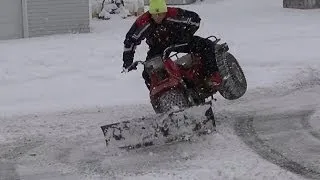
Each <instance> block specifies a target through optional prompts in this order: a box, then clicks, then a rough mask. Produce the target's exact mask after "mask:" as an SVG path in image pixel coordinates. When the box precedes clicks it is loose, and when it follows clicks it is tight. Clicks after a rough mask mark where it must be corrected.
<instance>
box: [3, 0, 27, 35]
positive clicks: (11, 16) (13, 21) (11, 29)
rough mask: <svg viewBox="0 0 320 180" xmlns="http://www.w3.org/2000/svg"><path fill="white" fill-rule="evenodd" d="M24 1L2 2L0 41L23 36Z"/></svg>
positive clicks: (8, 0)
mask: <svg viewBox="0 0 320 180" xmlns="http://www.w3.org/2000/svg"><path fill="white" fill-rule="evenodd" d="M21 1H22V0H0V40H4V39H13V38H21V37H22V36H23V33H22V32H23V28H22V27H23V23H22V3H21Z"/></svg>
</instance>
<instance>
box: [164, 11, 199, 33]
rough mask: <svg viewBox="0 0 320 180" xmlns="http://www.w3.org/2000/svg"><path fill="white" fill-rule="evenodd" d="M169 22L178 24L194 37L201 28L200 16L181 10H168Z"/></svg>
mask: <svg viewBox="0 0 320 180" xmlns="http://www.w3.org/2000/svg"><path fill="white" fill-rule="evenodd" d="M168 16H169V17H168V18H167V20H169V21H172V22H175V23H178V24H179V25H180V26H181V27H182V28H184V29H185V30H186V31H185V33H187V34H188V35H193V34H194V33H195V32H196V31H197V30H198V29H199V27H200V21H201V18H200V16H199V15H198V14H197V13H195V12H193V11H189V10H185V9H181V8H168Z"/></svg>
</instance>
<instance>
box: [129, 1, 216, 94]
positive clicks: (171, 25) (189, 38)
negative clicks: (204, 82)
mask: <svg viewBox="0 0 320 180" xmlns="http://www.w3.org/2000/svg"><path fill="white" fill-rule="evenodd" d="M200 21H201V18H200V17H199V15H198V14H197V13H195V12H192V11H189V10H185V9H181V8H174V7H167V5H166V2H165V0H150V3H149V11H147V12H145V13H144V14H142V15H141V16H140V17H138V19H137V20H136V21H135V22H134V24H133V25H132V26H131V28H130V30H129V31H128V32H127V34H126V38H125V40H124V52H123V68H125V69H127V68H128V67H129V66H130V65H131V64H132V63H133V59H134V53H135V49H136V46H137V45H139V44H141V41H142V40H144V39H146V43H147V44H148V45H149V51H148V54H147V58H146V59H147V60H149V59H151V58H153V57H155V56H161V55H162V54H163V52H164V50H165V49H166V48H167V47H169V46H171V45H174V44H182V43H187V44H188V45H187V46H183V47H182V48H180V49H179V50H178V51H179V52H183V53H197V54H199V55H200V57H201V58H202V61H203V65H204V70H205V72H204V75H205V77H206V79H208V80H209V81H211V83H212V84H213V86H214V87H213V88H214V89H216V87H218V86H219V85H220V84H221V82H222V79H221V76H220V74H219V72H218V71H219V70H218V67H217V63H216V59H215V45H214V43H213V42H212V41H211V40H209V39H206V38H202V37H199V36H195V35H194V33H195V32H196V31H197V30H198V29H199V26H200ZM142 77H143V78H144V80H145V83H146V86H147V87H148V88H149V89H150V81H151V80H150V77H149V75H148V73H147V72H146V71H145V70H144V71H143V73H142Z"/></svg>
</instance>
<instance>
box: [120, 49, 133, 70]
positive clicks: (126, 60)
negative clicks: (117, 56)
mask: <svg viewBox="0 0 320 180" xmlns="http://www.w3.org/2000/svg"><path fill="white" fill-rule="evenodd" d="M122 60H123V65H122V67H123V68H125V69H128V67H129V66H130V65H131V64H132V63H133V53H132V52H123V58H122Z"/></svg>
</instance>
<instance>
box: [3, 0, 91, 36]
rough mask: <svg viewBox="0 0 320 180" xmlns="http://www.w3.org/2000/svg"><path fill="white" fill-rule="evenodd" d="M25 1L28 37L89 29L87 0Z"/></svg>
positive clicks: (86, 30) (81, 31)
mask: <svg viewBox="0 0 320 180" xmlns="http://www.w3.org/2000/svg"><path fill="white" fill-rule="evenodd" d="M1 1H2V0H1ZM25 1H26V2H25V6H26V9H25V13H26V20H25V21H26V25H25V28H26V29H27V31H26V30H25V32H26V33H25V34H28V35H27V36H28V37H36V36H43V35H51V34H62V33H83V32H89V31H90V12H89V11H90V10H89V0H25Z"/></svg>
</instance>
